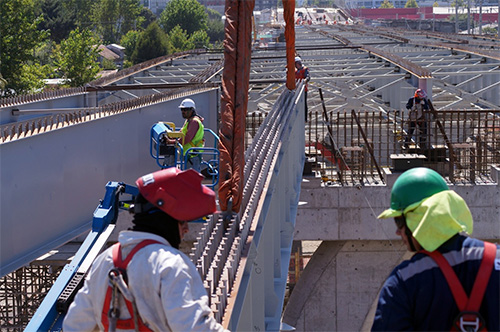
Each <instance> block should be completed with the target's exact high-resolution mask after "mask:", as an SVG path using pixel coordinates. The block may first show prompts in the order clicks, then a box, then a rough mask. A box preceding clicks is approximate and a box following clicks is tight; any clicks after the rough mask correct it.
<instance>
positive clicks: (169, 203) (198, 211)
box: [63, 167, 225, 332]
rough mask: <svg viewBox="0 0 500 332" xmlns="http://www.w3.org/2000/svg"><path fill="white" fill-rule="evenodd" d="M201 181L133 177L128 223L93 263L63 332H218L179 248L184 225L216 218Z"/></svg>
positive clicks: (175, 175)
mask: <svg viewBox="0 0 500 332" xmlns="http://www.w3.org/2000/svg"><path fill="white" fill-rule="evenodd" d="M202 179H203V177H202V175H201V174H199V173H198V172H195V171H194V170H192V169H189V170H186V171H181V170H179V169H177V168H175V167H171V168H167V169H163V170H160V171H157V172H154V173H151V174H148V175H145V176H142V177H140V178H139V179H137V181H136V185H137V187H138V189H139V194H138V196H137V198H136V200H135V204H134V206H133V207H132V208H131V212H133V214H134V219H133V221H132V222H133V224H134V225H133V227H132V228H130V229H129V230H126V231H122V232H120V234H119V237H118V243H117V244H115V245H114V246H112V247H111V248H109V249H107V250H106V251H104V252H103V253H102V254H101V255H99V256H98V257H97V259H96V260H95V262H94V263H93V265H92V268H91V270H90V272H89V274H88V275H87V277H86V280H85V284H84V286H83V287H82V289H80V291H79V292H78V294H77V295H76V296H75V300H74V301H73V303H72V304H71V306H70V307H69V310H68V313H67V315H66V317H65V319H64V322H63V330H64V331H65V332H72V331H78V332H81V331H97V330H100V331H109V330H119V331H123V330H129V331H130V330H132V331H133V330H134V329H135V330H136V331H161V332H164V331H218V332H222V331H225V330H224V328H223V327H222V325H220V324H219V323H218V322H217V321H216V320H215V318H214V317H213V315H212V311H211V310H210V307H209V305H208V294H207V291H206V289H205V288H204V286H203V282H202V280H201V278H200V275H199V273H198V271H197V269H196V267H195V266H194V264H193V263H192V262H191V260H190V259H189V258H188V257H187V256H186V255H184V254H183V253H182V252H181V251H179V250H178V248H179V244H180V242H181V240H182V238H183V236H184V234H185V233H186V232H187V231H188V230H189V227H188V223H187V222H188V221H190V220H196V219H199V218H201V217H203V216H206V215H209V214H212V213H213V212H215V209H216V204H215V193H214V192H213V191H212V190H211V189H209V188H208V187H206V186H203V185H202V184H201V181H202ZM122 258H123V259H122ZM120 281H121V282H120ZM120 285H121V287H119V286H120ZM113 294H115V295H113Z"/></svg>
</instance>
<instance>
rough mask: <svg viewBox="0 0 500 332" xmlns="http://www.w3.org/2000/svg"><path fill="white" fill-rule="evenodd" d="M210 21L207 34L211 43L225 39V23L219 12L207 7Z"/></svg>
mask: <svg viewBox="0 0 500 332" xmlns="http://www.w3.org/2000/svg"><path fill="white" fill-rule="evenodd" d="M207 14H208V21H207V35H208V37H209V38H210V42H211V43H215V42H218V41H223V40H224V23H223V22H222V17H221V15H220V14H219V12H217V11H215V10H213V9H210V8H207Z"/></svg>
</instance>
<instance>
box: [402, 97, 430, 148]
mask: <svg viewBox="0 0 500 332" xmlns="http://www.w3.org/2000/svg"><path fill="white" fill-rule="evenodd" d="M406 109H407V110H409V112H408V123H409V125H408V135H407V136H406V139H405V145H408V144H409V143H410V141H411V138H412V136H413V133H414V132H415V129H416V127H417V125H418V129H419V131H420V132H419V134H417V135H416V136H417V139H416V142H417V143H419V144H420V145H421V147H422V148H425V147H426V144H427V122H428V121H429V103H428V102H427V94H426V93H425V91H424V90H422V89H417V90H416V91H415V95H414V96H413V97H411V98H410V99H408V102H407V103H406Z"/></svg>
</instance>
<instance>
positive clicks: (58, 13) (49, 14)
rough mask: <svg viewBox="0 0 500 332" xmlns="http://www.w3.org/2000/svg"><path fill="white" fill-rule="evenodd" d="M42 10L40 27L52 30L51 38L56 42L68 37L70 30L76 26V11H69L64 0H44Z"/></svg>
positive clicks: (41, 5)
mask: <svg viewBox="0 0 500 332" xmlns="http://www.w3.org/2000/svg"><path fill="white" fill-rule="evenodd" d="M40 12H41V14H42V15H43V21H42V22H41V23H40V25H39V29H40V30H48V31H50V39H52V40H53V41H55V42H56V43H60V42H61V40H63V39H65V38H67V37H68V34H69V32H70V31H71V30H73V29H74V28H75V27H76V25H75V18H74V16H73V14H74V12H71V11H69V10H68V9H67V8H66V7H65V6H64V3H63V1H62V0H42V1H41V3H40Z"/></svg>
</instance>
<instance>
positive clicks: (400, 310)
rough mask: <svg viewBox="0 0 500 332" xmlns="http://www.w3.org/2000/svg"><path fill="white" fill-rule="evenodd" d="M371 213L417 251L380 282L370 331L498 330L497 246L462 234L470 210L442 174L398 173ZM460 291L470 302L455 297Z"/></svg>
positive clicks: (469, 226)
mask: <svg viewBox="0 0 500 332" xmlns="http://www.w3.org/2000/svg"><path fill="white" fill-rule="evenodd" d="M378 218H394V221H395V222H396V227H397V230H396V234H397V235H399V236H401V239H402V240H403V242H404V243H405V244H406V246H407V248H408V250H410V251H413V252H416V254H415V255H413V257H412V258H411V259H410V260H407V261H404V262H402V263H401V264H399V265H398V266H397V267H396V268H395V269H394V270H393V271H392V273H391V274H390V275H389V277H388V278H387V280H386V281H385V283H384V285H383V287H382V290H381V292H380V297H379V301H378V305H377V310H376V313H375V319H374V322H373V326H372V331H450V329H452V327H454V328H455V330H458V331H460V330H467V329H468V328H472V327H474V326H476V325H477V327H478V329H476V331H480V330H481V328H487V329H488V330H489V331H499V330H500V319H499V317H500V316H499V315H498V313H499V312H500V311H499V310H500V309H499V308H500V305H499V301H500V300H499V299H500V267H499V266H500V246H498V245H496V244H492V243H489V242H484V241H480V240H477V239H474V238H471V237H469V236H468V234H471V233H472V229H473V222H472V215H471V213H470V211H469V208H468V207H467V204H466V203H465V201H464V200H463V199H462V197H460V196H459V195H458V194H457V193H456V192H454V191H452V190H449V188H448V185H447V184H446V182H445V180H444V179H443V178H442V177H441V175H439V174H438V173H437V172H435V171H433V170H431V169H429V168H424V167H418V168H413V169H410V170H408V171H406V172H404V173H403V174H401V175H400V176H399V177H398V179H397V180H396V182H395V183H394V186H393V188H392V191H391V207H390V208H389V209H387V210H385V211H384V212H382V213H381V214H380V215H379V216H378ZM450 265H451V268H449V266H450ZM481 265H484V266H485V268H483V267H481V269H480V266H481ZM493 267H494V268H493ZM450 271H451V272H450ZM478 271H480V272H478ZM488 271H489V272H488ZM476 275H479V276H478V277H477V278H476ZM453 277H454V278H455V279H456V280H457V282H456V283H450V284H449V283H448V280H451V279H452V278H453ZM476 280H477V281H476ZM478 285H481V286H484V288H483V289H482V292H480V291H476V290H479V289H480V287H478ZM459 288H462V291H461V292H462V293H463V294H468V295H469V296H470V301H468V299H467V296H465V299H463V296H459V295H456V294H461V293H460V290H459ZM464 290H465V291H464ZM471 290H474V291H472V294H471ZM464 301H465V303H463V302H464ZM467 301H468V303H467ZM469 305H470V306H469ZM465 309H467V311H466V310H465ZM452 330H453V329H452Z"/></svg>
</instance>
